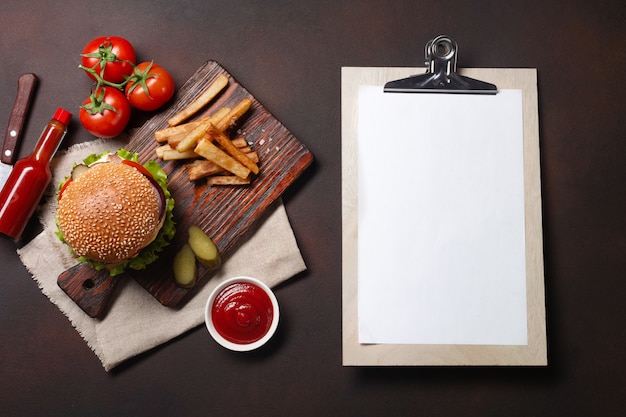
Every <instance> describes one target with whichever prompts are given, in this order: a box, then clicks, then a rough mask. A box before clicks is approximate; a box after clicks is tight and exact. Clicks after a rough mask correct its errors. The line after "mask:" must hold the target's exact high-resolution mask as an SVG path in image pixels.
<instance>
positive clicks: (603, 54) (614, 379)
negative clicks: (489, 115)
mask: <svg viewBox="0 0 626 417" xmlns="http://www.w3.org/2000/svg"><path fill="white" fill-rule="evenodd" d="M6 3H7V4H5V5H4V7H3V9H2V13H0V31H1V33H2V35H1V36H0V56H1V57H2V60H1V61H0V115H2V117H0V120H1V122H0V123H2V126H5V125H6V123H7V119H8V115H9V112H10V108H11V106H12V104H13V99H14V97H15V89H16V86H15V83H16V80H17V77H18V76H19V75H20V74H23V73H26V72H34V73H36V74H37V76H38V77H39V80H40V83H39V87H38V89H37V95H36V97H35V99H34V101H33V106H32V111H31V113H30V116H29V118H28V120H27V125H26V130H25V132H24V143H23V144H22V145H21V147H20V149H21V150H20V154H21V156H24V155H25V154H27V153H28V152H29V151H30V150H32V148H33V146H34V144H35V141H36V139H37V137H38V135H39V133H41V129H42V128H43V125H44V124H45V123H46V122H47V120H48V119H49V118H50V117H51V115H52V114H53V113H54V110H55V109H56V107H58V106H66V107H67V108H69V109H73V110H75V111H76V110H77V108H78V105H79V103H81V102H82V101H83V100H84V98H85V97H86V95H87V93H88V90H89V87H90V84H89V81H88V80H87V78H86V77H85V76H83V75H82V74H80V72H79V70H78V69H77V66H78V53H79V52H80V50H81V49H82V47H83V46H84V44H85V43H86V42H87V41H88V40H89V39H90V38H92V37H96V36H101V35H103V34H115V35H124V36H126V37H128V38H129V39H131V40H132V41H133V42H134V43H135V44H136V47H137V49H138V53H139V54H140V56H141V57H143V59H146V60H150V59H154V60H155V61H156V62H159V63H161V64H163V65H164V66H166V67H168V68H170V69H171V70H172V73H173V76H174V78H175V80H176V81H177V83H178V84H179V85H182V84H183V82H184V81H186V80H187V79H188V78H189V77H190V76H191V75H192V74H193V73H194V72H195V71H196V70H197V69H198V68H199V67H200V66H201V65H202V64H203V63H205V62H206V61H207V60H210V59H214V60H216V61H218V62H219V63H220V64H222V65H223V66H224V67H225V68H227V69H228V70H229V72H230V73H231V74H232V75H233V76H234V77H235V78H236V79H237V80H239V81H240V82H242V83H243V84H244V85H245V86H246V87H247V88H248V89H249V90H250V92H251V93H252V94H253V95H254V96H255V97H256V98H257V99H258V100H259V101H260V102H261V103H263V104H264V105H265V106H266V107H267V108H268V109H270V110H271V111H272V113H273V114H274V115H275V116H276V118H277V119H278V120H280V121H281V122H282V123H284V124H285V126H287V127H288V129H289V130H290V131H291V132H292V133H293V134H294V135H295V136H296V137H297V138H298V139H299V140H300V141H302V142H303V143H305V144H306V145H307V147H308V148H309V149H310V150H311V152H312V153H313V154H314V155H315V162H314V164H313V165H312V166H311V167H310V168H309V169H307V170H306V172H305V173H304V174H303V176H302V177H301V178H300V179H299V180H297V181H296V182H295V183H294V185H293V186H292V187H290V188H289V189H288V190H287V192H286V193H285V194H284V197H283V198H284V201H285V204H286V208H287V213H288V214H289V219H290V221H291V223H292V226H293V229H294V232H295V235H296V237H297V239H298V243H299V245H300V248H301V250H302V254H303V256H304V259H305V261H306V263H307V266H308V271H307V272H306V273H304V274H302V275H301V276H299V277H297V278H296V279H293V280H290V281H288V282H287V283H286V284H285V285H283V286H281V287H280V288H278V289H277V291H276V295H277V297H278V299H279V302H280V306H281V313H282V314H281V318H282V319H283V320H282V321H281V325H280V328H279V330H278V333H277V337H276V339H274V340H272V343H271V344H270V345H268V346H266V349H263V350H261V351H258V352H252V353H251V354H245V355H237V354H233V353H231V352H227V351H225V350H224V349H221V348H220V347H219V346H217V345H216V344H215V343H213V342H212V341H211V340H210V338H209V336H208V334H207V332H206V330H205V329H202V328H199V329H196V330H194V331H192V332H190V333H188V334H186V335H184V336H183V337H180V338H177V339H176V340H174V341H172V342H171V343H168V344H166V345H164V346H162V347H160V348H158V349H155V350H154V351H152V352H149V353H147V354H144V355H141V356H140V357H138V358H137V359H134V360H132V361H130V362H128V363H127V364H124V365H122V366H121V367H120V368H119V369H117V370H115V371H114V372H112V373H110V374H107V373H105V372H104V371H103V370H102V367H101V365H100V363H99V361H98V359H97V358H96V357H95V355H94V354H93V353H92V352H91V351H90V349H89V348H88V347H87V346H86V345H85V343H84V342H83V340H82V339H81V338H80V336H79V335H78V334H77V332H76V331H75V330H74V329H73V328H72V326H71V325H70V324H69V323H68V321H67V319H66V318H65V317H64V316H63V315H62V314H61V313H60V312H59V311H58V309H57V308H56V307H55V306H54V305H53V304H51V303H50V302H49V301H48V300H47V299H46V297H45V296H43V295H42V294H41V291H40V290H39V288H37V285H36V284H35V283H34V282H33V280H32V279H31V278H30V276H29V274H28V271H27V270H26V269H25V268H24V267H23V265H22V264H21V262H20V260H19V257H18V256H17V254H16V253H15V244H13V243H12V242H6V241H0V264H1V265H2V285H1V288H0V313H1V314H0V369H2V382H0V384H1V388H2V389H0V407H1V410H2V414H3V415H7V416H41V415H49V416H59V415H63V416H129V415H132V416H156V415H172V416H173V415H181V416H182V415H185V416H201V415H202V416H206V415H212V416H223V415H230V416H249V415H257V416H359V417H367V416H381V415H382V416H385V415H388V416H422V415H424V416H455V417H456V416H467V415H471V416H502V415H506V416H524V417H526V416H561V415H563V416H621V415H623V414H624V413H623V412H624V400H623V398H624V397H625V396H626V388H625V386H624V383H623V381H624V378H625V376H626V359H625V357H624V354H623V350H624V346H625V345H626V333H625V332H624V329H623V328H624V326H623V323H624V319H625V318H626V307H625V305H626V304H625V303H624V294H625V293H626V280H625V279H624V277H626V261H625V260H626V257H625V256H624V254H625V253H626V238H625V236H626V216H624V208H625V207H626V192H625V190H624V184H625V182H624V178H625V177H626V141H624V122H623V114H625V113H626V104H625V101H624V93H625V89H624V83H623V82H622V79H623V76H624V74H623V73H624V67H625V66H626V56H625V55H624V51H626V28H625V26H624V22H625V21H626V16H625V13H626V10H625V6H624V2H623V0H607V1H599V2H593V1H583V0H573V1H564V0H542V1H534V0H510V1H505V2H495V1H482V0H477V1H473V2H461V1H450V0H442V1H437V2H426V1H417V2H416V1H414V0H397V1H393V2H382V1H373V0H363V1H359V2H357V1H352V0H333V1H326V0H322V1H304V0H303V1H300V0H290V1H286V0H276V1H271V2H270V1H265V2H250V1H238V0H229V1H225V0H210V1H200V0H181V1H176V2H174V1H169V0H168V1H166V0H156V1H152V2H150V5H149V6H147V2H139V1H138V2H128V1H121V0H111V1H105V2H85V1H78V0H70V1H66V2H6ZM440 33H446V34H449V35H451V36H453V37H454V38H455V39H456V40H457V42H458V43H459V66H460V67H495V68H498V67H501V68H515V67H529V68H537V69H538V83H539V117H540V119H539V126H540V146H541V169H542V187H543V188H542V197H543V222H544V237H545V239H544V244H545V246H544V253H545V268H546V274H545V275H546V281H545V282H546V304H547V306H546V308H547V332H548V362H549V365H548V367H546V368H523V369H520V368H508V367H507V368H497V367H484V368H482V367H481V368H448V367H444V368H441V367H429V368H423V367H416V368H402V369H396V368H378V369H370V368H350V367H348V368H346V367H342V366H341V238H340V230H341V180H340V175H341V174H340V173H341V167H340V149H341V147H340V144H341V119H340V104H341V103H340V85H341V84H340V78H341V76H340V74H341V70H340V68H341V66H384V67H390V66H421V65H422V64H423V50H424V45H425V43H426V42H427V41H428V40H430V39H431V38H432V37H434V36H436V35H438V34H440ZM148 118H149V115H141V114H139V113H136V114H135V116H134V118H133V126H135V127H137V126H140V125H141V124H142V123H143V122H144V121H145V120H147V119H148ZM89 139H90V136H89V134H87V133H86V132H85V131H84V130H81V129H80V127H79V125H78V123H77V121H76V120H74V121H72V124H71V126H70V132H69V133H68V136H67V137H66V138H65V140H64V143H63V147H68V146H70V145H72V144H74V143H78V142H84V141H86V140H89ZM36 229H37V225H36V222H34V223H33V224H31V225H30V226H29V229H28V232H27V234H26V236H25V237H26V238H28V236H32V235H33V234H34V233H35V232H36Z"/></svg>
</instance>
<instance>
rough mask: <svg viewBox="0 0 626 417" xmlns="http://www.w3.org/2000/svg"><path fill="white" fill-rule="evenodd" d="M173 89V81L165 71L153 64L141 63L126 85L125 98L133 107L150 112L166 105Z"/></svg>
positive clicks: (172, 93)
mask: <svg viewBox="0 0 626 417" xmlns="http://www.w3.org/2000/svg"><path fill="white" fill-rule="evenodd" d="M174 89H175V88H174V79H173V78H172V76H171V75H170V73H169V72H167V70H166V69H164V68H163V67H161V66H159V65H157V64H155V63H153V62H142V63H141V64H139V65H137V67H136V68H135V71H134V72H133V75H131V77H130V78H129V80H128V83H127V84H126V98H127V99H128V101H129V102H130V104H131V105H132V106H133V107H135V108H137V109H139V110H144V111H152V110H156V109H158V108H159V107H161V106H162V105H164V104H165V103H167V101H168V100H169V99H170V98H172V96H173V95H174Z"/></svg>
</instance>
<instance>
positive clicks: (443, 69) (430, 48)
mask: <svg viewBox="0 0 626 417" xmlns="http://www.w3.org/2000/svg"><path fill="white" fill-rule="evenodd" d="M457 52H458V45H457V43H456V41H455V40H454V39H452V38H451V37H450V36H447V35H439V36H437V37H436V38H434V39H432V40H431V41H429V42H428V43H427V44H426V48H425V55H426V62H425V64H426V73H425V74H418V75H413V76H411V77H408V78H403V79H400V80H396V81H389V82H388V83H386V84H385V87H384V91H385V92H386V93H460V94H496V93H497V92H498V89H497V87H496V86H495V85H494V84H490V83H486V82H484V81H479V80H475V79H473V78H469V77H465V76H463V75H459V74H457V72H456V61H457Z"/></svg>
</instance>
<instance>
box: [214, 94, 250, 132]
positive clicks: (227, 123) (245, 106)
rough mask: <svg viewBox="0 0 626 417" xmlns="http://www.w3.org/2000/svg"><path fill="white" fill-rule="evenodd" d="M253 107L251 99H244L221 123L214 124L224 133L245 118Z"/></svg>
mask: <svg viewBox="0 0 626 417" xmlns="http://www.w3.org/2000/svg"><path fill="white" fill-rule="evenodd" d="M250 107H252V100H251V99H249V98H247V97H246V98H242V99H241V100H240V101H239V103H237V104H236V105H235V107H233V108H232V109H231V110H230V111H229V112H228V114H227V115H226V116H224V117H223V118H222V119H221V120H220V121H219V122H217V123H214V125H215V127H216V128H217V130H219V131H220V132H224V131H225V130H226V129H228V128H229V127H231V126H232V125H234V124H235V122H237V120H238V119H239V118H240V117H241V116H243V115H244V114H245V113H246V112H247V111H248V110H249V109H250Z"/></svg>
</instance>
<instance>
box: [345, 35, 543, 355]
mask: <svg viewBox="0 0 626 417" xmlns="http://www.w3.org/2000/svg"><path fill="white" fill-rule="evenodd" d="M449 40H451V38H449V37H439V38H435V40H433V41H431V42H429V43H428V44H427V46H426V63H427V68H386V67H375V68H363V67H343V68H342V91H341V98H342V146H341V149H342V155H341V160H342V329H343V334H342V363H343V365H344V366H488V365H496V366H545V365H547V340H546V324H545V295H544V292H545V290H544V262H543V234H542V217H541V177H540V154H539V123H538V93H537V71H536V69H511V68H498V69H496V68H463V69H461V70H459V71H458V73H457V71H456V52H457V47H456V43H455V42H454V41H453V40H452V42H453V43H452V44H451V45H452V48H453V51H452V52H453V53H450V50H446V49H445V48H444V49H443V50H442V49H437V50H438V51H443V53H442V54H441V56H436V57H435V58H434V59H433V55H432V54H431V56H430V57H429V50H430V51H431V52H432V51H433V50H434V49H432V48H438V47H439V46H440V45H436V42H438V41H443V42H448V41H449ZM429 48H430V49H429ZM429 59H430V61H429ZM452 60H453V61H454V62H451V61H452ZM444 61H446V63H444ZM433 73H435V75H436V77H433ZM450 75H452V78H455V79H456V75H458V76H459V79H461V80H468V79H469V80H476V81H477V82H478V84H475V85H476V86H479V87H477V88H479V89H480V88H481V87H480V86H482V87H484V86H485V85H490V86H491V85H492V86H497V88H494V87H487V89H488V91H487V90H484V89H483V90H482V91H480V92H472V91H470V90H471V89H470V88H468V87H467V84H461V85H460V87H459V84H458V83H456V81H452V82H450V81H447V80H449V79H450V77H449V76H450ZM446 77H447V78H446ZM416 79H417V80H421V81H424V80H425V79H430V80H431V81H433V79H434V83H435V85H438V87H436V88H435V89H436V90H437V91H432V90H431V91H428V88H423V86H424V84H423V83H422V84H421V85H420V84H415V81H416ZM407 80H408V82H413V83H414V85H417V87H415V88H414V89H413V91H410V92H431V93H444V94H448V93H459V92H460V93H470V94H472V93H473V94H485V93H486V94H495V93H497V89H519V90H521V93H522V119H523V193H524V207H523V212H524V228H525V231H524V234H525V267H526V268H525V273H526V281H525V284H526V321H527V343H526V344H523V345H493V344H490V345H487V344H485V345H480V344H478V345H477V344H393V343H384V344H383V343H372V344H362V343H359V335H358V333H359V329H358V231H359V229H358V226H359V225H358V219H359V216H358V208H359V206H358V198H359V196H358V189H359V184H358V163H359V161H358V99H359V97H358V93H359V88H360V86H363V85H375V86H381V87H383V86H385V88H386V87H390V88H391V87H393V84H390V82H391V83H396V84H395V85H396V86H397V85H398V83H397V82H396V81H398V82H399V81H401V82H403V83H405V85H406V82H407ZM442 80H443V83H442ZM403 88H404V87H403ZM446 89H449V90H446ZM451 90H454V91H451ZM408 92H409V91H403V92H402V93H408ZM391 94H393V93H391Z"/></svg>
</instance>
